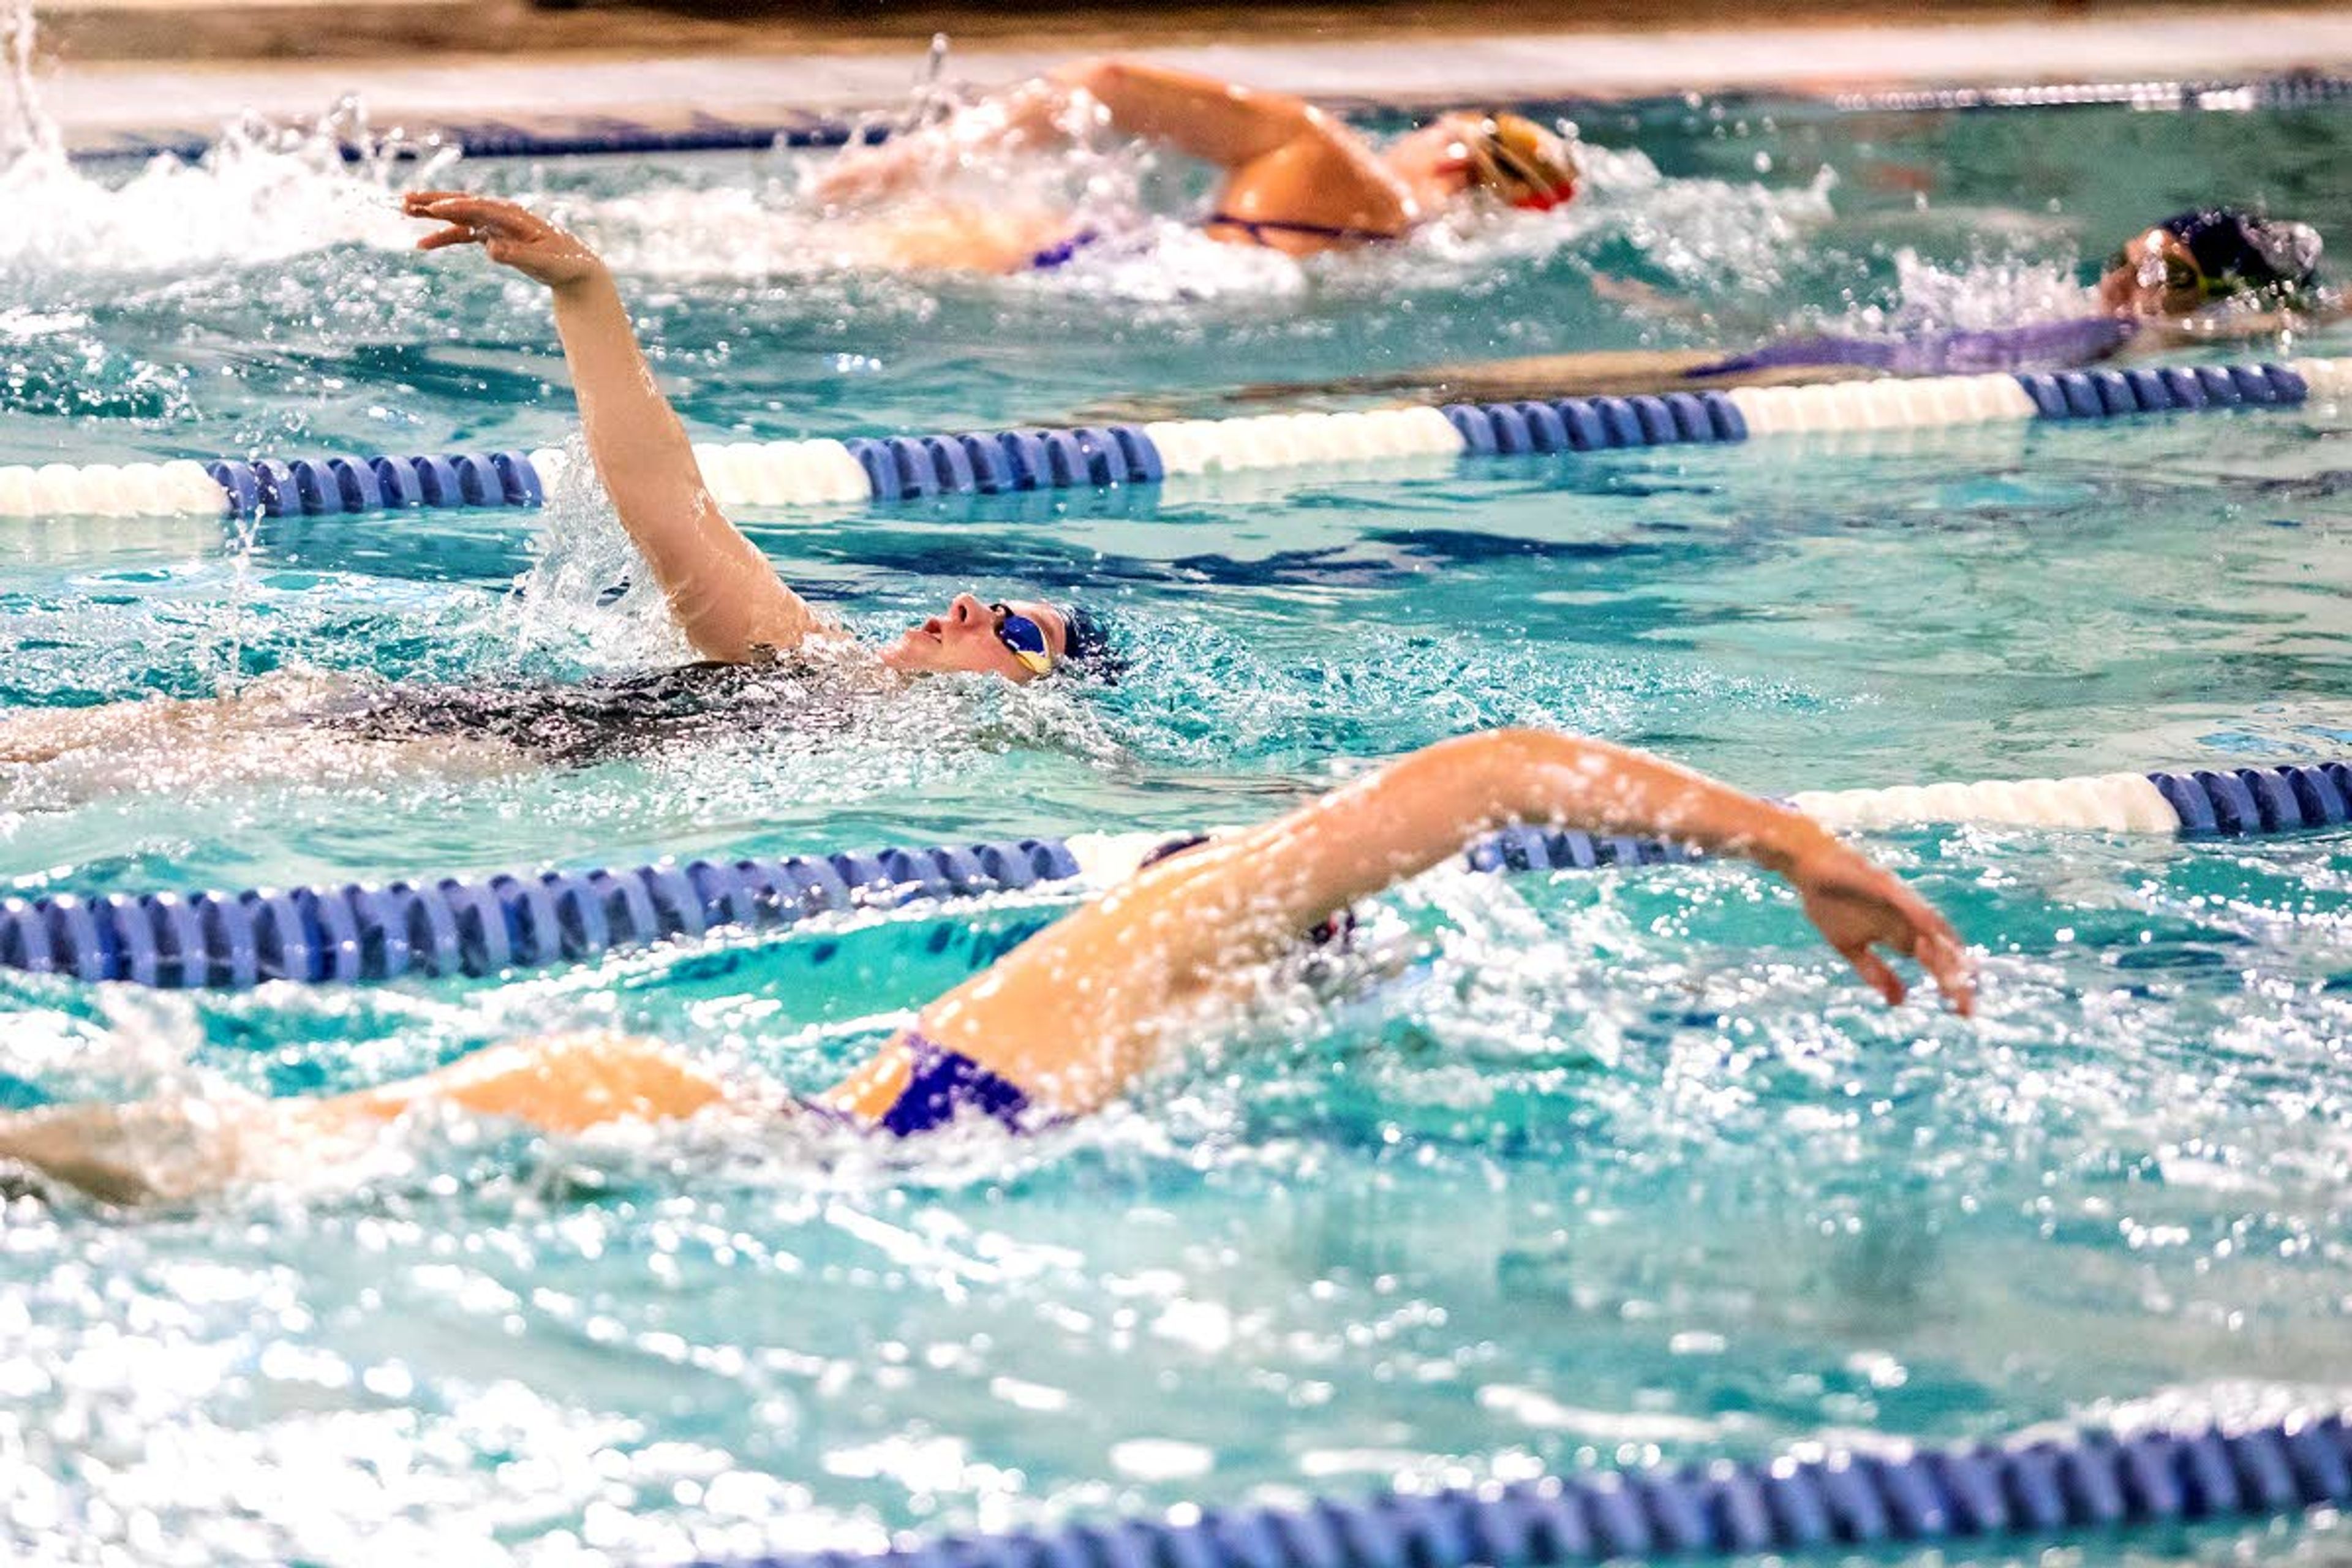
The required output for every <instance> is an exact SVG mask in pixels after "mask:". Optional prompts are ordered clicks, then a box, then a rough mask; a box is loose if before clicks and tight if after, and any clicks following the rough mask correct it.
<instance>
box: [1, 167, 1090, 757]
mask: <svg viewBox="0 0 2352 1568" xmlns="http://www.w3.org/2000/svg"><path fill="white" fill-rule="evenodd" d="M402 206H403V208H404V210H405V211H406V212H407V213H408V214H409V216H413V217H419V218H424V219H427V220H429V221H431V222H433V223H435V224H436V225H438V227H436V229H435V230H434V231H433V232H432V233H430V234H427V235H426V236H425V237H424V238H423V239H421V240H420V241H418V246H417V247H418V248H419V249H421V250H442V249H446V248H449V247H457V246H468V245H478V246H480V247H482V248H483V250H484V252H485V253H486V254H487V255H488V257H489V258H490V259H491V260H492V261H494V262H497V263H498V264H499V265H500V266H503V267H508V268H512V269H513V270H514V271H516V272H519V273H520V274H521V275H522V276H524V277H526V278H529V279H532V280H534V281H536V282H539V283H541V284H544V285H545V286H546V287H547V289H548V291H549V292H550V294H551V296H552V298H553V300H554V305H555V324H556V331H557V333H558V335H559V337H560V338H561V340H562V346H563V355H564V360H565V363H567V364H568V365H569V366H570V368H571V372H572V384H573V387H574V389H575V391H576V393H577V395H578V397H579V401H580V420H581V426H582V427H583V432H584V433H585V436H586V439H587V444H588V450H589V454H590V456H591V457H592V458H593V459H594V462H595V467H596V472H597V474H598V476H599V477H600V478H601V479H603V481H604V489H605V490H606V492H607V493H608V494H609V495H610V496H611V497H612V500H613V507H614V510H615V511H616V512H617V513H618V514H619V517H620V521H621V524H622V526H623V527H624V528H625V529H626V530H627V531H628V534H629V537H630V538H631V539H632V540H634V541H635V543H636V546H637V549H638V551H639V552H641V553H642V554H643V556H644V558H645V560H646V565H647V566H648V568H649V569H650V571H651V573H652V575H653V578H654V580H655V581H656V583H657V584H659V586H660V588H661V590H662V594H663V595H664V597H665V599H666V600H667V604H668V606H669V611H670V614H671V615H672V616H674V617H675V618H676V620H677V626H678V627H679V629H680V630H681V631H683V632H684V633H685V636H686V638H687V641H688V643H690V644H691V645H692V647H693V648H694V650H695V652H696V653H698V654H699V655H700V656H701V660H700V662H698V663H695V664H690V665H687V666H684V667H681V668H673V669H667V670H661V671H657V672H654V673H650V674H644V675H637V676H629V677H622V678H617V679H614V678H607V679H593V680H588V681H583V682H578V683H574V684H572V685H571V686H554V685H550V684H541V685H536V686H524V687H516V686H505V687H468V686H447V685H432V684H425V683H412V682H398V683H392V684H385V683H382V682H374V683H369V684H361V683H359V682H356V681H353V680H351V679H329V680H326V681H323V682H321V681H317V680H285V679H264V680H262V681H259V682H257V683H255V685H254V687H253V688H251V689H248V690H247V691H244V692H240V693H237V694H236V695H232V696H227V697H215V698H203V699H193V700H179V699H169V698H150V699H146V700H139V701H133V702H124V703H117V704H113V705H110V706H109V707H107V708H103V709H96V710H92V709H87V708H81V709H58V710H33V711H20V712H17V713H15V714H11V715H8V716H6V717H5V718H0V764H5V763H16V764H20V765H28V764H39V763H50V762H54V761H56V760H57V759H58V758H59V757H60V756H62V755H64V754H66V753H68V752H88V753H90V754H91V755H92V756H93V758H95V759H97V760H100V761H103V760H105V759H107V758H110V757H111V756H114V755H116V754H120V753H123V752H131V753H138V752H142V751H145V752H150V753H153V752H162V751H167V750H168V751H171V752H175V753H180V754H184V753H187V752H191V751H194V752H205V751H206V750H207V749H221V750H225V749H226V743H227V742H230V741H233V740H240V739H250V738H251V736H252V733H253V731H256V730H257V729H258V730H262V731H267V732H268V733H269V734H270V735H272V736H278V737H282V736H283V735H284V734H285V733H286V732H288V731H294V732H297V733H299V734H302V735H305V736H306V737H310V738H316V739H328V738H340V739H342V740H348V741H358V742H395V743H396V742H419V743H422V744H424V745H425V746H426V747H427V748H432V747H439V746H446V745H449V744H456V743H465V742H492V743H494V744H498V743H503V744H505V745H507V746H509V747H520V748H521V749H522V750H523V751H525V752H537V753H539V754H541V755H544V756H548V757H550V758H551V759H553V760H560V761H578V762H585V761H593V760H596V759H598V758H599V757H601V756H604V755H607V754H611V753H612V752H614V751H616V750H623V749H626V748H628V747H630V746H633V745H642V744H643V743H645V742H647V741H649V740H657V739H660V738H662V737H663V736H664V735H667V734H671V733H675V732H677V731H678V730H679V729H681V728H686V727H689V726H694V725H701V726H705V727H722V726H723V727H745V728H748V727H752V726H757V725H761V724H770V725H774V724H783V723H793V722H798V721H804V720H805V719H807V717H808V716H809V712H808V710H809V709H810V708H811V706H812V705H813V703H815V702H817V701H819V700H822V699H823V698H824V694H825V693H826V692H827V691H834V692H838V691H839V690H840V689H844V688H848V689H858V688H866V689H877V690H887V689H889V688H891V687H894V686H897V685H899V684H902V683H903V682H904V681H905V680H907V679H911V678H914V677H919V676H926V675H936V674H948V673H957V672H964V673H976V674H982V675H991V676H996V677H1000V678H1002V679H1005V680H1009V681H1013V682H1016V683H1018V682H1027V681H1032V680H1036V679H1042V678H1045V677H1049V676H1053V675H1055V674H1056V673H1057V672H1061V671H1064V670H1077V671H1089V670H1091V671H1097V672H1101V671H1106V670H1108V669H1109V668H1112V667H1113V665H1114V662H1115V659H1114V655H1113V651H1112V649H1111V647H1110V645H1109V641H1108V637H1107V635H1106V633H1105V631H1104V629H1103V627H1102V626H1101V625H1100V623H1099V622H1097V619H1096V618H1095V617H1094V616H1092V615H1090V614H1089V613H1087V611H1086V610H1085V609H1083V608H1081V607H1078V606H1076V605H1068V604H1049V603H1046V602H1045V601H1043V600H1038V599H1013V600H1009V601H997V602H989V601H985V600H983V599H982V598H981V597H980V596H978V595H973V594H970V593H965V594H959V595H956V596H955V598H954V599H953V600H952V601H950V603H949V604H948V605H947V606H946V607H945V608H943V609H942V610H941V611H940V613H939V614H937V615H934V616H929V617H927V618H926V619H924V620H923V621H922V622H921V623H919V625H916V626H910V627H908V629H907V630H906V631H905V632H904V633H903V634H901V635H900V636H899V637H898V638H897V639H896V640H895V641H892V642H891V643H889V644H887V646H885V647H880V648H866V647H861V646H860V645H859V644H857V643H856V642H855V641H854V640H852V639H851V638H849V637H846V636H845V634H844V632H843V630H842V628H841V626H839V625H838V624H837V623H836V622H835V621H834V620H833V619H832V618H831V617H830V616H826V615H825V614H824V613H823V612H822V611H820V610H818V609H817V608H815V607H814V606H813V605H810V604H809V603H808V602H807V601H806V600H805V599H803V598H802V597H801V595H799V594H797V593H795V592H793V589H792V587H791V586H790V585H788V584H785V583H784V582H783V581H782V579H781V578H780V577H779V576H777V574H776V572H775V570H774V568H773V567H772V566H771V565H770V564H769V563H768V560H767V558H766V557H765V556H764V555H762V554H761V552H760V549H759V546H757V545H755V544H753V543H752V542H751V541H750V540H749V539H747V538H745V537H744V535H743V533H742V532H741V531H740V530H739V529H737V528H736V527H735V525H734V524H733V523H732V522H730V521H728V519H727V516H726V514H725V513H724V512H723V511H721V510H719V504H718V502H717V501H716V500H713V499H712V498H711V495H710V491H709V488H708V487H707V486H706V485H705V484H704V482H703V477H702V471H701V469H700V468H699V467H698V464H697V463H696V460H695V456H694V447H693V445H692V443H691V442H689V441H688V438H687V433H686V429H685V426H683V425H681V424H680V423H679V421H678V417H677V412H676V411H675V410H674V409H672V408H671V406H670V405H669V403H668V401H667V399H666V398H665V397H664V396H663V395H662V393H661V390H660V388H659V386H658V385H657V384H656V382H655V379H654V374H653V372H652V370H651V368H650V367H649V366H648V365H647V364H646V358H645V353H644V352H643V350H642V349H641V348H640V347H639V345H638V343H637V339H636V334H635V331H634V329H633V328H632V327H631V326H630V323H629V316H628V311H627V309H626V308H625V306H624V304H623V303H622V300H621V294H620V290H619V289H617V288H616V287H615V286H614V281H613V277H612V274H611V273H610V271H608V270H607V269H606V268H605V266H604V262H603V261H601V260H600V259H598V258H597V257H596V255H595V254H594V253H593V251H591V250H590V249H589V248H588V247H587V246H585V245H583V243H581V241H580V240H578V239H577V238H575V237H572V235H570V234H567V233H565V232H564V231H563V230H562V229H560V228H557V227H556V226H554V225H552V224H551V223H548V222H547V221H546V220H544V219H542V218H540V217H537V216H533V215H532V214H531V213H530V212H528V211H526V210H524V209H523V208H522V207H520V206H519V205H515V204H514V203H512V202H507V201H498V200H493V199H491V198H489V197H486V196H474V195H463V194H460V193H457V192H452V191H420V192H414V193H411V194H410V195H407V196H405V197H404V198H403V202H402ZM322 750H323V749H320V748H311V753H319V752H321V751H322ZM305 758H306V753H305V752H302V751H300V750H297V749H289V748H286V747H282V746H281V747H278V748H277V749H276V750H274V751H273V752H271V753H270V754H269V758H268V763H269V765H270V766H271V767H272V768H279V767H299V766H301V765H304V763H305ZM309 760H310V762H311V763H318V762H319V760H320V758H319V755H317V754H309ZM93 771H94V772H100V773H102V772H103V771H104V770H102V769H100V770H93ZM131 775H132V776H136V770H131Z"/></svg>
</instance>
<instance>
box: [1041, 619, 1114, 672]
mask: <svg viewBox="0 0 2352 1568" xmlns="http://www.w3.org/2000/svg"><path fill="white" fill-rule="evenodd" d="M1056 607H1057V608H1059V609H1060V610H1061V612H1062V662H1063V663H1064V664H1066V665H1070V666H1072V667H1074V668H1078V669H1081V670H1084V671H1085V672H1086V673H1087V674H1088V675H1091V676H1094V677H1095V678H1096V679H1100V680H1117V679H1118V678H1119V676H1120V674H1121V673H1122V672H1124V671H1125V670H1126V668H1127V659H1126V658H1125V656H1124V655H1122V654H1121V653H1120V652H1119V651H1118V649H1117V648H1115V647H1112V646H1111V641H1110V633H1109V632H1108V630H1107V629H1105V627H1104V626H1103V623H1102V620H1101V617H1099V616H1097V615H1096V614H1095V613H1094V612H1093V611H1091V610H1088V609H1087V608H1086V607H1085V606H1083V605H1058V606H1056Z"/></svg>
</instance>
